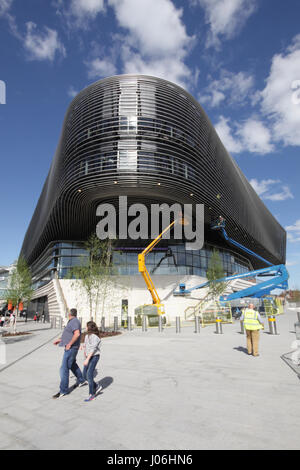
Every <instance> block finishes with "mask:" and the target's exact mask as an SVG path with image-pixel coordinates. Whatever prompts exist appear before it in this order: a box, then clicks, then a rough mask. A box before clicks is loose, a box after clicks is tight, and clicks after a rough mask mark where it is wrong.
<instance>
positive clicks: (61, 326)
mask: <svg viewBox="0 0 300 470" xmlns="http://www.w3.org/2000/svg"><path fill="white" fill-rule="evenodd" d="M59 329H60V330H62V329H63V319H62V317H60V319H59Z"/></svg>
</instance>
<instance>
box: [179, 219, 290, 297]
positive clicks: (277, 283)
mask: <svg viewBox="0 0 300 470" xmlns="http://www.w3.org/2000/svg"><path fill="white" fill-rule="evenodd" d="M225 225H226V222H225V219H224V218H223V217H222V216H220V217H219V218H218V220H217V221H216V222H214V223H213V224H212V225H211V229H212V230H218V231H220V233H221V235H222V236H223V238H224V239H225V240H226V241H227V242H228V243H230V244H231V245H233V246H235V247H237V248H239V249H240V250H242V251H244V252H245V253H247V254H249V255H251V256H254V257H255V258H257V259H259V260H260V261H263V262H264V263H265V264H266V265H267V266H268V267H266V268H262V269H257V270H255V271H250V272H247V273H243V274H235V275H232V276H226V277H223V278H221V279H217V280H216V281H215V282H229V281H232V280H234V279H247V278H252V279H253V278H257V279H258V280H260V279H261V278H262V277H269V278H271V279H268V280H266V281H262V282H257V283H256V284H253V286H251V287H247V288H245V289H242V290H240V291H237V292H233V293H231V294H229V295H226V296H220V299H219V300H220V301H221V302H225V301H231V300H235V299H241V298H244V297H251V298H253V297H254V298H261V297H263V296H265V295H269V294H270V293H271V291H272V290H274V289H287V288H288V278H289V274H288V271H287V269H286V267H285V266H284V264H280V265H278V266H274V265H273V264H272V263H270V262H269V261H267V260H266V259H264V258H263V257H262V256H260V255H258V254H257V253H255V252H254V251H252V250H250V249H249V248H246V247H245V246H243V245H241V244H240V243H238V242H237V241H236V240H233V239H232V238H230V237H229V236H228V234H227V232H226V230H225ZM208 286H209V281H207V282H204V283H202V284H199V285H197V286H194V287H191V288H189V289H188V288H186V285H185V284H180V285H179V290H178V291H174V292H173V294H174V295H177V296H185V295H187V294H190V293H191V292H192V291H194V290H196V289H201V288H204V287H208Z"/></svg>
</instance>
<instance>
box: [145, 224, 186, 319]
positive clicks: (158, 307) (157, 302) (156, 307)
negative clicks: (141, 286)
mask: <svg viewBox="0 0 300 470" xmlns="http://www.w3.org/2000/svg"><path fill="white" fill-rule="evenodd" d="M176 223H180V224H182V225H184V224H185V223H188V222H187V221H185V220H184V218H183V217H180V218H178V219H176V220H174V221H173V222H171V223H170V224H169V225H168V226H167V227H166V228H165V229H164V230H163V231H162V232H161V233H160V234H159V235H158V236H157V237H156V238H155V239H154V240H153V241H152V242H151V243H150V244H149V245H148V246H147V247H146V248H145V249H144V251H143V252H142V253H140V254H139V255H138V265H139V272H140V273H141V274H142V276H143V278H144V281H145V283H146V286H147V288H148V290H149V292H150V294H151V297H152V304H151V305H143V306H141V307H138V309H139V311H141V312H143V314H145V315H163V314H164V313H165V307H164V305H163V304H162V303H161V299H160V297H159V295H158V293H157V290H156V288H155V286H154V283H153V280H152V279H151V276H150V274H149V272H148V270H147V268H146V262H145V258H146V256H147V255H148V253H150V252H151V251H152V250H153V248H154V247H155V246H156V245H157V244H158V243H159V242H160V240H161V238H162V236H163V235H164V234H165V233H167V232H168V231H170V230H171V228H172V227H173V226H174V225H175V224H176Z"/></svg>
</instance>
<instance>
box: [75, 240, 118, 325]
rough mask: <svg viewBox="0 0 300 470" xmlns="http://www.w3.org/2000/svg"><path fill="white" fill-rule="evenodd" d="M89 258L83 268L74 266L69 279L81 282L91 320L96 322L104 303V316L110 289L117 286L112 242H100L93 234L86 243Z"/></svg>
mask: <svg viewBox="0 0 300 470" xmlns="http://www.w3.org/2000/svg"><path fill="white" fill-rule="evenodd" d="M84 248H85V249H86V251H87V253H88V256H87V258H84V260H85V261H83V263H82V265H81V266H74V267H73V268H72V269H70V271H69V278H71V279H76V280H79V281H80V282H81V286H82V289H83V290H84V291H85V293H86V295H87V298H88V302H89V310H90V318H93V319H94V321H96V317H97V310H98V307H99V304H100V301H101V303H102V309H101V315H104V304H105V300H106V298H107V295H108V292H109V288H110V287H112V285H114V284H115V282H116V280H115V276H113V274H114V269H113V267H112V263H111V259H112V248H113V242H112V240H109V239H107V240H100V239H99V238H98V237H97V235H96V234H92V235H91V236H90V237H89V238H88V239H87V241H86V242H85V243H84Z"/></svg>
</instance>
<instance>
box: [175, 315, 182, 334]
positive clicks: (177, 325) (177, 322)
mask: <svg viewBox="0 0 300 470" xmlns="http://www.w3.org/2000/svg"><path fill="white" fill-rule="evenodd" d="M180 332H181V325H180V317H176V333H180Z"/></svg>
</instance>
